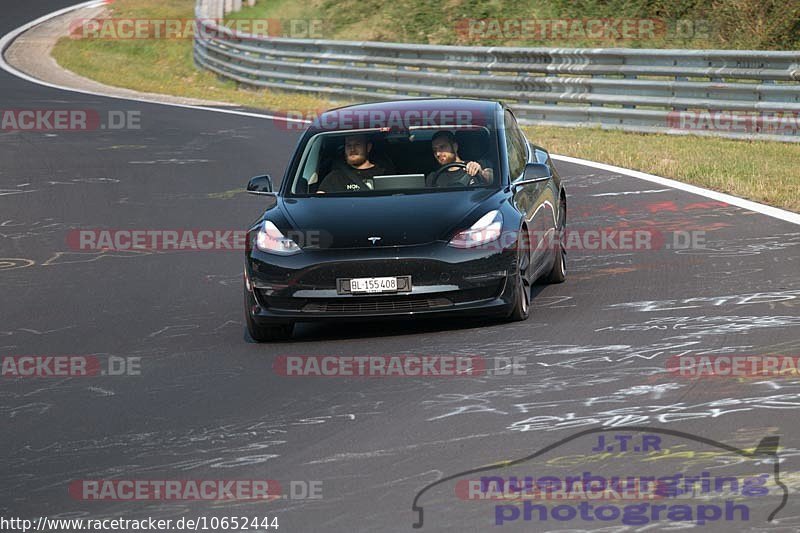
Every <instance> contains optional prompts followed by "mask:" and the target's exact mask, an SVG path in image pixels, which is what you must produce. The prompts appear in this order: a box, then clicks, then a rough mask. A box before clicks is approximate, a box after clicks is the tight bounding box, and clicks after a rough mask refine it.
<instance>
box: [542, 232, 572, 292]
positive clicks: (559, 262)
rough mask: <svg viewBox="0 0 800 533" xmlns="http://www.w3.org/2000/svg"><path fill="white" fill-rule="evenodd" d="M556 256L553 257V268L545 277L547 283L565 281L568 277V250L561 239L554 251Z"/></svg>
mask: <svg viewBox="0 0 800 533" xmlns="http://www.w3.org/2000/svg"><path fill="white" fill-rule="evenodd" d="M553 253H554V254H555V257H554V258H553V268H552V270H550V273H549V274H548V275H547V277H546V278H545V282H546V283H563V282H564V280H565V279H567V252H566V251H565V250H564V246H563V245H562V244H561V241H559V242H558V244H556V245H555V250H554V251H553Z"/></svg>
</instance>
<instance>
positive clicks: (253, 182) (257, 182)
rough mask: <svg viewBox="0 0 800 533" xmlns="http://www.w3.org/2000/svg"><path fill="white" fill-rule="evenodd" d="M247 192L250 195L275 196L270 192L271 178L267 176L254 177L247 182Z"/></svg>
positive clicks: (274, 193)
mask: <svg viewBox="0 0 800 533" xmlns="http://www.w3.org/2000/svg"><path fill="white" fill-rule="evenodd" d="M247 192H248V193H250V194H264V195H269V196H275V195H276V194H277V193H276V192H274V191H273V190H272V178H270V177H269V175H268V174H265V175H264V176H255V177H252V178H250V181H248V182H247Z"/></svg>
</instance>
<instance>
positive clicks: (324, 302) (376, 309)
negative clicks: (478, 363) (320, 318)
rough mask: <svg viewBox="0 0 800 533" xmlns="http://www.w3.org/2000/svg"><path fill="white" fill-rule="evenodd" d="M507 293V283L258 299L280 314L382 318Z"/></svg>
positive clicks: (259, 293)
mask: <svg viewBox="0 0 800 533" xmlns="http://www.w3.org/2000/svg"><path fill="white" fill-rule="evenodd" d="M502 289H503V281H500V282H497V283H493V284H491V285H488V286H484V287H476V288H473V289H465V290H460V291H451V292H448V293H445V294H443V295H439V294H431V295H426V294H416V295H410V294H405V295H404V294H395V295H385V296H343V297H340V298H293V297H276V296H268V295H267V294H266V293H265V291H262V290H260V289H259V290H257V291H256V292H257V297H258V300H259V301H260V302H263V303H264V304H265V307H267V308H270V309H275V310H280V311H299V312H303V313H333V314H380V313H392V312H408V311H425V310H431V309H442V308H445V307H451V306H453V305H454V304H460V303H467V302H476V301H480V300H489V299H492V298H496V297H497V296H498V295H499V293H500V291H502Z"/></svg>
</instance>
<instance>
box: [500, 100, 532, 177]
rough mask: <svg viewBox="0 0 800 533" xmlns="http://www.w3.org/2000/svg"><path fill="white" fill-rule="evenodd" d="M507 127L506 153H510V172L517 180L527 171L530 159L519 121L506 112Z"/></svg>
mask: <svg viewBox="0 0 800 533" xmlns="http://www.w3.org/2000/svg"><path fill="white" fill-rule="evenodd" d="M504 122H505V127H506V151H507V152H508V170H509V172H510V174H511V179H512V180H515V179H517V178H518V177H519V176H520V174H522V171H523V170H525V163H526V162H527V159H528V154H527V148H526V147H525V139H524V138H523V137H522V133H520V131H519V128H518V127H517V121H516V120H514V116H513V115H512V114H511V113H509V112H508V111H506V113H505V121H504Z"/></svg>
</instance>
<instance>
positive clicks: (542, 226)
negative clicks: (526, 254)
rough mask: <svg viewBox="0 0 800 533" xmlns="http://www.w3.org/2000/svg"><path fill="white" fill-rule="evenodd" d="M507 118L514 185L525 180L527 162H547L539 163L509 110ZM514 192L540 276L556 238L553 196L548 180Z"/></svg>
mask: <svg viewBox="0 0 800 533" xmlns="http://www.w3.org/2000/svg"><path fill="white" fill-rule="evenodd" d="M504 119H505V120H504V121H505V137H506V151H507V153H508V167H509V173H510V180H511V183H512V185H513V184H514V182H519V181H521V180H522V177H523V173H524V171H525V164H526V163H537V162H544V161H538V160H537V154H536V151H535V150H533V149H532V148H531V146H530V145H529V143H528V141H527V139H526V138H525V135H524V134H523V133H522V130H520V128H519V125H518V124H517V121H516V119H515V118H514V115H512V114H511V113H510V112H509V111H508V110H506V112H505V117H504ZM545 157H546V152H545ZM514 189H515V192H514V203H515V205H516V206H517V209H518V210H519V211H520V212H521V213H522V214H523V216H524V217H525V220H526V221H527V226H528V237H529V242H530V248H531V251H532V253H531V267H532V271H533V273H534V274H535V275H539V274H541V272H540V271H541V270H542V268H544V267H546V264H547V263H548V261H549V258H550V254H549V253H548V252H549V249H548V247H549V243H550V241H551V239H552V237H553V235H552V233H553V231H552V230H553V227H554V223H553V201H554V200H553V198H554V196H553V193H552V190H551V187H550V186H549V180H547V181H539V182H535V183H528V184H522V185H518V186H516V187H514Z"/></svg>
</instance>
